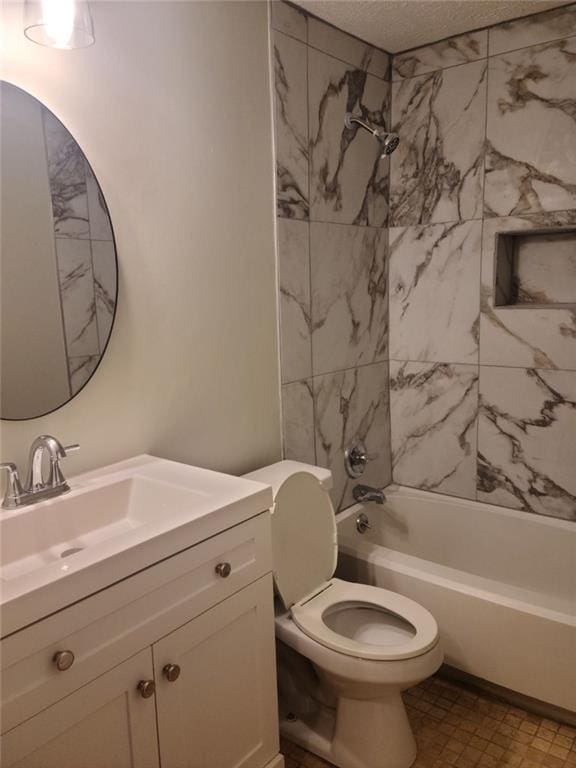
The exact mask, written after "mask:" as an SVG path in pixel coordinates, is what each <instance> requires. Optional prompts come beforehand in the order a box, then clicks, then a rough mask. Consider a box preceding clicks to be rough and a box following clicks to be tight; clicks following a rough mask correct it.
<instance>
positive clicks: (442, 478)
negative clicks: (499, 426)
mask: <svg viewBox="0 0 576 768" xmlns="http://www.w3.org/2000/svg"><path fill="white" fill-rule="evenodd" d="M477 414H478V367H477V366H475V365H452V364H444V363H411V362H407V363H402V362H398V361H391V362H390V416H391V425H392V467H393V470H392V472H393V479H394V482H396V483H400V484H401V485H408V486H412V487H415V488H422V489H423V490H428V491H438V492H439V493H446V494H452V495H454V496H462V497H464V498H470V499H473V498H475V495H476V430H477Z"/></svg>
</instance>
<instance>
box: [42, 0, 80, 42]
mask: <svg viewBox="0 0 576 768" xmlns="http://www.w3.org/2000/svg"><path fill="white" fill-rule="evenodd" d="M75 12H76V9H75V7H74V0H42V13H43V17H44V25H45V27H46V34H47V36H48V37H49V38H50V39H51V40H53V45H54V47H55V48H69V47H70V41H71V39H72V32H73V31H74V15H75Z"/></svg>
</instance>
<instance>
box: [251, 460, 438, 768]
mask: <svg viewBox="0 0 576 768" xmlns="http://www.w3.org/2000/svg"><path fill="white" fill-rule="evenodd" d="M247 477H249V478H250V479H253V480H258V481H260V482H264V483H267V484H269V485H271V486H272V490H273V493H274V506H273V508H272V552H273V572H274V584H275V589H276V592H277V605H276V619H275V622H276V637H277V639H278V641H279V642H280V644H284V646H287V647H288V648H290V649H292V652H296V653H297V654H299V656H301V657H304V658H305V659H307V660H308V662H309V663H310V664H311V665H312V667H313V670H314V673H315V678H314V679H316V680H317V684H318V692H317V693H315V692H314V691H312V692H311V693H310V692H308V694H309V700H311V701H313V703H314V706H313V707H308V711H307V712H306V713H304V714H302V715H301V716H298V714H299V713H298V712H293V711H291V712H289V713H286V712H283V711H282V701H281V732H282V733H283V735H285V736H286V737H287V738H288V739H290V740H292V741H295V742H296V743H298V744H300V745H301V746H303V747H304V748H305V749H308V750H310V751H311V752H314V753H316V754H317V755H319V756H320V757H322V758H324V759H326V760H329V761H330V762H332V763H334V764H335V765H337V766H340V768H409V766H410V765H412V763H413V762H414V759H415V757H416V743H415V740H414V736H413V734H412V731H411V728H410V724H409V722H408V718H407V716H406V711H405V709H404V704H403V701H402V696H401V693H402V691H403V690H405V689H406V688H409V687H411V686H413V685H416V684H417V683H419V682H421V681H422V680H424V679H426V678H427V677H429V676H430V675H432V674H433V673H434V672H435V671H436V670H437V669H438V668H439V667H440V665H441V664H442V660H443V654H442V650H441V647H440V644H439V637H438V626H437V624H436V621H435V619H434V617H433V616H432V615H431V614H430V613H429V612H428V611H427V610H426V609H425V608H423V607H422V606H421V605H418V603H415V602H414V601H413V600H410V599H408V598H406V597H403V596H402V595H398V594H396V593H394V592H390V591H388V590H385V589H381V588H379V587H373V586H368V585H365V584H353V583H350V582H346V581H342V580H341V579H338V578H335V577H334V572H335V570H336V561H337V554H338V542H337V529H336V519H335V515H334V509H333V507H332V503H331V500H330V496H329V493H328V490H329V487H330V483H331V475H330V472H329V471H328V470H325V469H321V468H319V467H312V466H309V465H306V464H301V463H300V462H294V461H282V462H278V463H277V464H273V465H271V466H269V467H265V468H263V469H261V470H257V471H256V472H252V473H250V474H249V475H247ZM280 650H282V648H281V647H280ZM286 673H288V674H289V671H288V672H287V667H285V666H283V674H286ZM299 679H300V680H302V677H300V678H299ZM310 679H312V676H311V677H310ZM280 687H281V688H282V686H280ZM291 687H292V690H296V691H297V690H298V681H296V682H292V685H291ZM303 693H304V692H303ZM281 698H282V697H281ZM296 708H297V705H296ZM283 715H284V716H283Z"/></svg>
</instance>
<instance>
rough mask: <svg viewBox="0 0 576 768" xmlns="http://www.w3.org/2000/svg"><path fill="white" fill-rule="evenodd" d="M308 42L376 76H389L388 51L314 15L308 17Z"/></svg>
mask: <svg viewBox="0 0 576 768" xmlns="http://www.w3.org/2000/svg"><path fill="white" fill-rule="evenodd" d="M308 44H309V45H311V46H312V47H314V48H318V49H319V50H320V51H323V52H324V53H328V54H329V55H330V56H335V57H336V58H337V59H342V61H346V62H348V64H352V66H353V67H356V69H362V70H364V71H365V72H369V73H370V74H372V75H376V77H380V78H383V79H386V78H387V77H388V76H389V67H390V57H389V56H388V54H387V53H385V52H384V51H381V50H379V49H378V48H373V47H372V46H371V45H368V43H364V42H362V40H359V39H358V38H357V37H352V35H348V34H346V32H342V30H340V29H337V28H336V27H333V26H331V25H330V24H326V23H325V22H323V21H320V19H316V18H314V17H313V16H311V17H310V18H309V19H308Z"/></svg>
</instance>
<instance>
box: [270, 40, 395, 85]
mask: <svg viewBox="0 0 576 768" xmlns="http://www.w3.org/2000/svg"><path fill="white" fill-rule="evenodd" d="M334 29H338V27H334ZM272 31H273V32H274V33H276V34H280V35H284V36H285V37H289V38H290V39H291V40H294V41H296V42H297V43H300V44H301V45H305V46H306V47H307V48H311V49H312V50H313V51H317V52H318V53H321V54H322V55H323V56H328V58H330V59H334V61H339V62H340V64H345V65H346V66H347V67H352V68H353V69H354V70H356V71H358V72H364V74H365V75H367V76H370V77H374V78H376V80H380V81H381V82H384V83H389V82H390V80H389V79H388V77H387V76H386V75H376V74H375V73H374V72H370V70H369V69H362V67H360V66H358V64H354V62H352V61H347V60H346V59H341V58H340V57H339V56H336V55H335V54H334V53H329V52H328V51H325V50H323V49H322V48H318V47H317V46H315V45H311V44H310V43H308V42H306V43H305V42H304V41H303V40H300V38H299V37H294V35H291V34H289V33H288V32H285V31H284V30H282V29H276V28H273V30H272ZM338 31H339V32H340V33H341V34H343V35H350V33H349V32H344V30H343V29H339V30H338ZM362 45H365V46H366V47H367V48H372V49H374V50H381V49H378V48H376V46H374V45H370V43H364V42H363V43H362ZM383 53H386V52H385V51H384V52H383ZM386 55H387V56H389V57H390V58H391V55H390V54H389V53H388V54H386ZM388 67H389V69H390V71H391V62H389V65H388Z"/></svg>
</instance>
